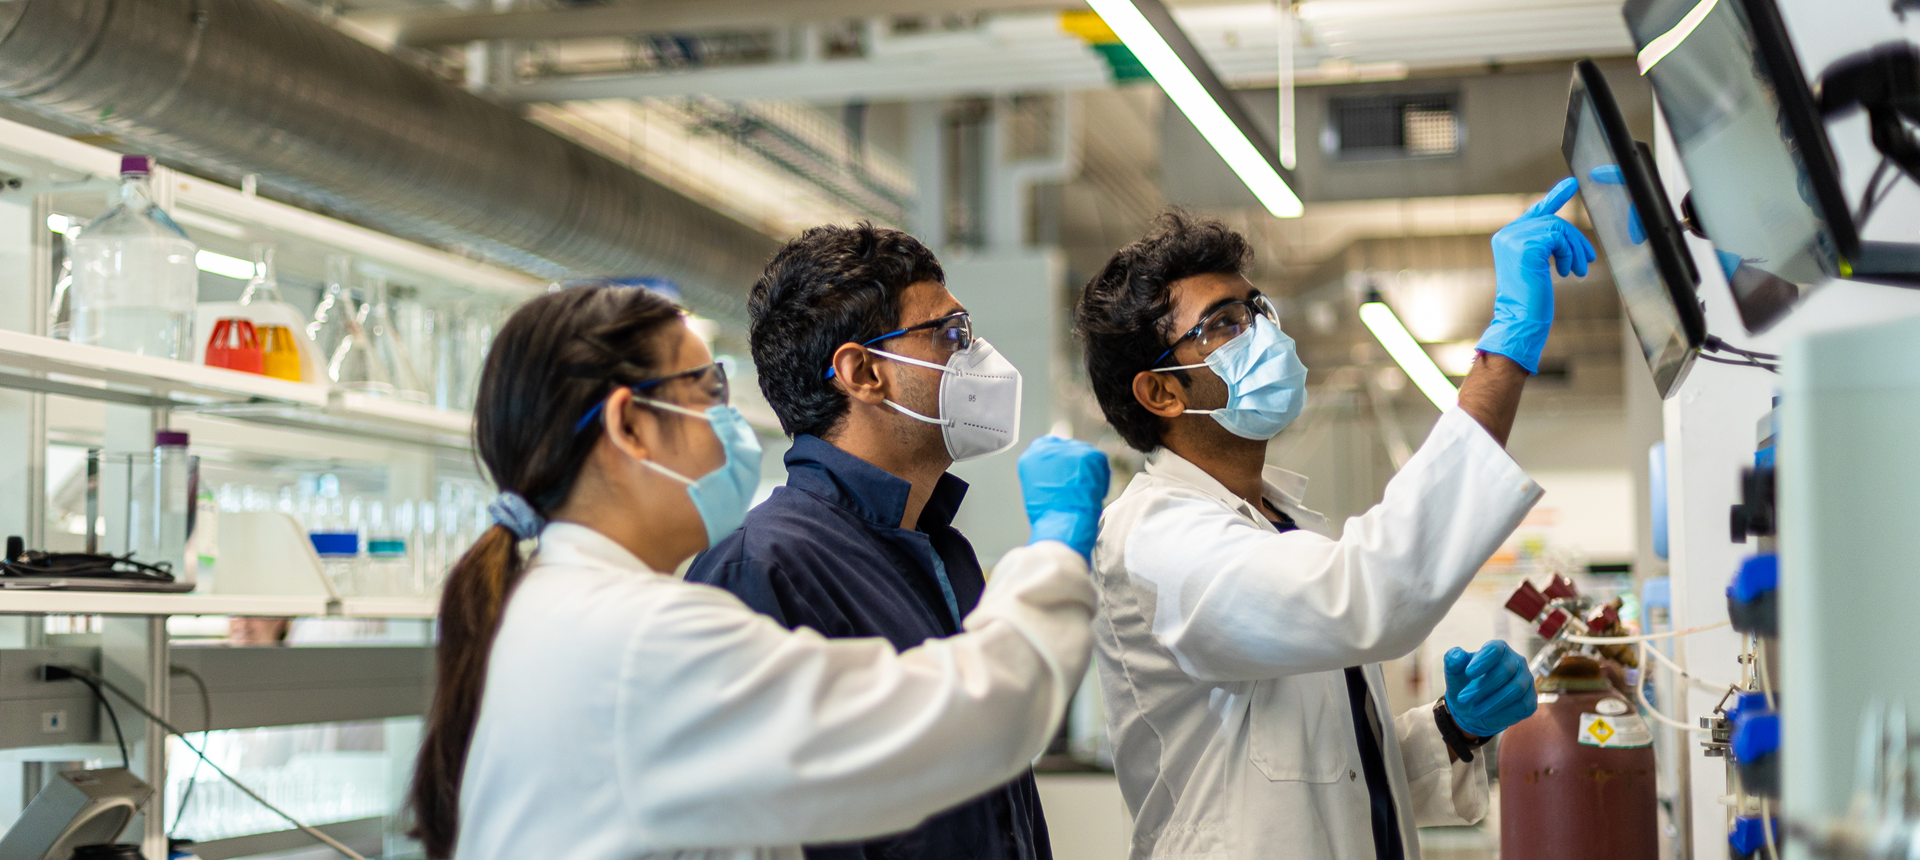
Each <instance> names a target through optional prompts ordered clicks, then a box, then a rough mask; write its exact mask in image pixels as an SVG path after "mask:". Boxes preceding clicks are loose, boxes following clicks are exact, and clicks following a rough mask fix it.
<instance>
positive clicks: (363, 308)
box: [327, 290, 393, 395]
mask: <svg viewBox="0 0 1920 860" xmlns="http://www.w3.org/2000/svg"><path fill="white" fill-rule="evenodd" d="M333 298H334V299H335V303H334V306H333V308H332V310H331V313H334V314H338V315H339V318H340V320H341V321H342V322H343V323H344V326H345V328H346V335H345V336H344V337H342V338H341V339H340V342H339V343H337V344H335V345H334V347H333V353H332V357H331V358H330V359H328V361H327V376H328V378H330V379H332V380H333V381H334V383H335V384H336V385H339V386H340V387H341V388H345V389H348V390H351V391H365V392H368V393H370V394H379V395H390V394H392V393H393V380H392V379H391V378H390V377H388V376H387V370H386V368H385V367H382V366H381V364H380V360H379V358H378V357H377V356H376V355H375V354H374V349H373V339H372V337H370V336H369V335H368V333H367V318H368V315H369V311H371V310H372V309H373V305H372V304H371V303H366V302H356V301H354V296H353V293H352V292H350V291H348V290H341V291H340V292H339V294H338V295H337V296H335V297H333Z"/></svg>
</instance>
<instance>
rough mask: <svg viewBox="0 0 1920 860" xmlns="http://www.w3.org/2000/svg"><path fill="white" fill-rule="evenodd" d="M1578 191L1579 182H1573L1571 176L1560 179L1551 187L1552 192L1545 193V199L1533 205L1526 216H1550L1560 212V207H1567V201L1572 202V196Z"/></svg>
mask: <svg viewBox="0 0 1920 860" xmlns="http://www.w3.org/2000/svg"><path fill="white" fill-rule="evenodd" d="M1579 191H1580V183H1579V181H1577V180H1575V179H1574V178H1573V177H1571V176H1569V177H1567V178H1565V179H1562V180H1560V184H1558V185H1555V186H1553V190H1552V191H1549V192H1547V196H1546V197H1545V198H1542V199H1541V201H1540V202H1538V203H1535V204H1533V208H1532V209H1528V210H1527V214H1528V215H1530V216H1531V215H1552V214H1553V213H1555V212H1558V211H1560V207H1562V206H1565V205H1567V201H1568V200H1572V199H1573V195H1574V194H1576V193H1578V192H1579Z"/></svg>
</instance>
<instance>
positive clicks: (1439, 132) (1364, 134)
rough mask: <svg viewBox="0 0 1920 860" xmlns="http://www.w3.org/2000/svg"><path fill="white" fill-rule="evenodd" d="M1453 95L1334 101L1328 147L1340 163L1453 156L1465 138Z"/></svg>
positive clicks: (1329, 152) (1329, 106) (1438, 94)
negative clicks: (1344, 161)
mask: <svg viewBox="0 0 1920 860" xmlns="http://www.w3.org/2000/svg"><path fill="white" fill-rule="evenodd" d="M1458 106H1459V96H1458V94H1455V93H1423V94H1419V95H1391V96H1364V97H1358V98H1335V99H1331V100H1329V102H1328V113H1329V115H1330V122H1329V123H1328V125H1327V130H1326V135H1325V138H1324V143H1325V144H1326V149H1327V152H1328V154H1329V155H1332V156H1334V157H1335V158H1339V159H1342V160H1371V159H1385V158H1433V157H1440V156H1448V155H1455V154H1458V153H1459V152H1460V145H1461V142H1462V140H1463V139H1464V138H1465V136H1466V135H1465V134H1464V131H1465V129H1464V128H1463V127H1462V126H1461V123H1460V113H1459V107H1458Z"/></svg>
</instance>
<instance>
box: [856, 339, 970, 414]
mask: <svg viewBox="0 0 1920 860" xmlns="http://www.w3.org/2000/svg"><path fill="white" fill-rule="evenodd" d="M867 351H868V352H871V353H873V354H874V355H883V356H886V357H887V358H891V359H893V360H894V361H904V362H906V363H908V364H917V365H920V366H921V367H931V368H933V369H934V370H938V371H940V372H941V373H947V372H949V371H948V370H947V366H946V365H944V364H934V363H933V362H931V361H921V360H920V359H917V358H908V357H906V356H904V355H894V354H893V353H891V352H887V351H886V350H883V349H874V348H872V347H868V348H867ZM881 402H882V403H885V404H887V405H888V406H891V407H893V408H894V410H895V411H898V412H899V413H900V414H902V415H905V416H907V417H908V418H912V419H914V420H916V421H925V422H927V423H928V424H933V425H937V426H940V427H952V426H953V424H954V422H953V420H952V419H950V418H928V417H927V416H925V415H921V414H920V413H918V412H915V411H913V410H911V409H908V408H907V407H905V406H901V405H900V404H898V403H895V402H893V401H892V400H882V401H881Z"/></svg>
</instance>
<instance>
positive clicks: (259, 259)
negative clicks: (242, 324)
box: [240, 242, 284, 305]
mask: <svg viewBox="0 0 1920 860" xmlns="http://www.w3.org/2000/svg"><path fill="white" fill-rule="evenodd" d="M279 301H284V299H282V298H280V279H279V278H277V277H275V276H274V274H273V246H272V245H268V244H266V243H264V242H255V243H254V245H253V277H252V278H251V279H249V280H248V281H247V289H246V291H245V292H242V293H241V294H240V303H241V304H243V305H250V304H253V303H254V302H279Z"/></svg>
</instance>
